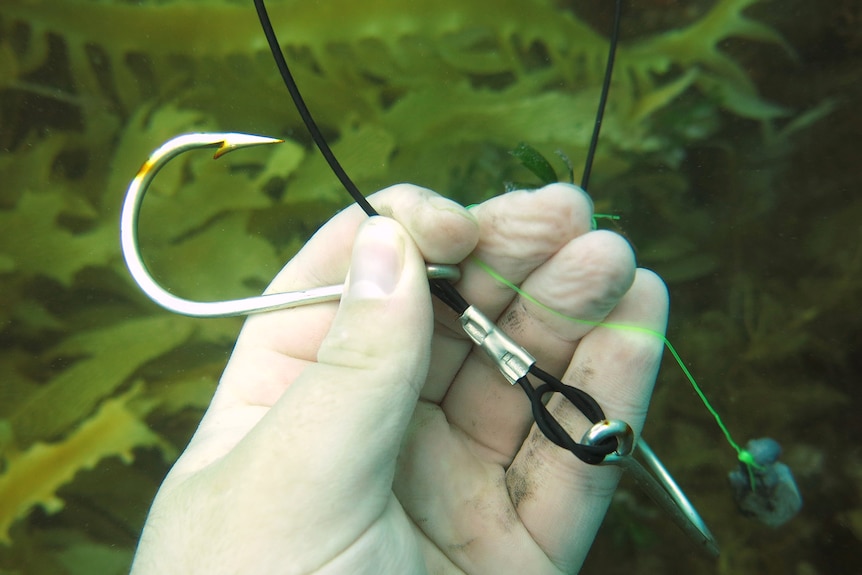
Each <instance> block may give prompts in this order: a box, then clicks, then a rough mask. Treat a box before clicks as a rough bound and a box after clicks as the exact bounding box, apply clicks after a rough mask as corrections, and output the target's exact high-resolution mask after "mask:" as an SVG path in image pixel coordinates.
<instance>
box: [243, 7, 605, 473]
mask: <svg viewBox="0 0 862 575" xmlns="http://www.w3.org/2000/svg"><path fill="white" fill-rule="evenodd" d="M254 5H255V9H256V10H257V15H258V18H259V19H260V23H261V26H262V28H263V32H264V35H265V36H266V40H267V43H268V44H269V48H270V51H271V52H272V56H273V58H274V59H275V63H276V66H277V67H278V70H279V73H280V74H281V77H282V80H283V81H284V84H285V86H286V87H287V90H288V92H289V93H290V96H291V98H292V99H293V102H294V104H295V105H296V109H297V111H298V112H299V115H300V117H301V118H302V121H303V122H304V123H305V126H306V127H307V128H308V131H309V133H310V134H311V137H312V138H313V139H314V143H315V144H316V145H317V147H318V148H319V149H320V152H321V153H322V154H323V157H324V158H325V159H326V162H327V163H328V164H329V167H330V168H331V169H332V171H333V173H334V174H335V175H336V177H338V179H339V181H340V182H341V184H342V185H343V186H344V188H345V189H346V190H347V192H348V193H349V194H350V196H351V197H352V198H353V199H354V201H356V203H357V204H359V206H360V207H361V208H362V209H363V211H364V212H365V213H366V214H368V215H369V216H376V215H378V213H377V211H376V210H375V209H374V208H373V207H372V206H371V204H369V203H368V200H367V199H366V198H365V196H363V195H362V193H361V192H360V191H359V188H357V187H356V184H354V183H353V181H352V180H351V179H350V177H349V176H348V175H347V172H345V170H344V168H343V167H342V166H341V164H340V163H339V162H338V159H337V158H336V157H335V154H334V153H333V152H332V149H331V148H330V147H329V144H328V143H327V142H326V138H324V137H323V134H322V133H321V132H320V129H319V128H318V127H317V124H316V122H315V121H314V118H313V117H312V115H311V112H310V111H309V110H308V106H306V104H305V101H304V100H303V98H302V95H301V93H300V91H299V87H298V86H297V84H296V81H295V80H294V78H293V74H291V72H290V68H289V67H288V65H287V61H286V60H285V58H284V55H283V54H282V51H281V46H280V44H279V41H278V38H277V36H276V34H275V30H274V29H273V27H272V22H271V21H270V18H269V14H268V13H267V10H266V6H265V5H264V1H263V0H254ZM615 10H616V11H615V16H614V30H613V33H612V35H611V39H610V43H611V47H610V49H609V53H608V64H607V66H606V68H605V78H604V82H603V87H602V92H601V97H600V102H599V109H598V112H597V116H596V123H595V125H594V128H593V137H592V141H591V143H590V148H589V152H588V154H587V160H586V167H585V169H584V177H583V178H582V181H581V187H582V188H584V189H586V186H587V183H588V179H589V175H590V166H591V164H592V161H593V157H594V155H595V149H596V146H597V145H598V138H599V132H600V130H601V120H602V116H603V114H604V109H605V102H606V100H607V97H608V91H609V88H610V82H611V73H612V71H613V60H614V57H615V53H616V44H617V41H618V38H619V22H620V14H621V11H622V0H617V2H616V8H615ZM428 283H429V284H430V288H431V293H432V294H434V295H435V296H436V297H437V298H439V299H440V300H441V301H442V302H443V303H445V304H446V305H447V306H449V307H450V308H451V309H452V310H454V311H455V313H457V314H458V315H459V316H460V315H462V314H463V313H464V311H465V310H467V308H469V307H470V304H469V303H467V301H466V300H465V299H464V298H463V296H461V294H460V293H458V290H456V289H455V287H454V286H453V285H452V284H451V283H450V282H449V281H447V280H440V279H434V280H429V282H428ZM529 373H530V374H532V375H533V376H534V377H536V378H537V379H539V380H541V381H542V382H544V383H543V384H542V385H540V386H539V387H536V388H534V387H533V386H532V385H531V384H530V382H529V379H528V378H527V376H526V375H525V376H523V377H521V378H520V379H519V380H518V381H517V383H518V384H519V385H520V386H521V387H522V388H523V389H524V392H525V393H526V394H527V397H528V398H529V400H530V403H531V404H532V409H533V416H534V418H535V420H536V425H537V426H538V428H539V429H540V430H541V431H542V433H544V434H545V436H547V437H548V439H550V440H551V441H552V442H554V443H555V444H556V445H558V446H560V447H562V448H564V449H567V450H569V451H571V452H572V453H573V454H574V455H575V456H577V457H578V458H579V459H581V460H583V461H585V462H587V463H600V462H601V461H602V460H603V459H604V457H605V456H606V455H608V454H610V453H612V452H613V451H614V450H615V449H616V442H615V441H613V440H609V441H605V442H603V443H601V444H598V445H583V444H580V443H577V442H576V441H574V440H573V439H572V438H571V437H570V436H569V434H568V433H566V431H565V430H564V429H563V428H562V426H561V425H560V424H559V422H557V421H556V420H555V419H554V417H553V416H552V415H551V414H550V412H549V411H548V410H547V408H546V407H545V404H544V402H543V401H542V398H543V396H544V395H546V394H548V393H554V392H556V393H560V394H562V395H563V396H564V397H566V398H567V399H568V400H569V401H570V402H571V403H572V404H573V405H574V406H575V407H576V408H578V409H579V410H580V411H581V412H582V413H583V414H584V415H585V416H586V417H587V418H588V419H589V420H590V421H591V422H592V423H594V424H595V423H598V422H600V421H602V420H603V419H605V415H604V412H603V411H602V408H601V407H600V406H599V404H598V403H597V402H596V401H595V399H593V397H592V396H590V395H589V394H588V393H587V392H585V391H583V390H581V389H578V388H576V387H573V386H569V385H566V384H564V383H562V382H561V381H560V380H558V379H557V378H555V377H553V376H552V375H550V374H549V373H547V372H545V371H543V370H542V369H540V368H539V367H538V366H536V365H535V364H533V365H532V366H531V367H530V369H529Z"/></svg>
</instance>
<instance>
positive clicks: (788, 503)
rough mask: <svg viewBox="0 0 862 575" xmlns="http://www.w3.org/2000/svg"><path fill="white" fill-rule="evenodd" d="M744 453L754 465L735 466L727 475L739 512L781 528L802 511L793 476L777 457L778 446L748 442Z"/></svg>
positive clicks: (770, 441) (766, 440) (767, 440)
mask: <svg viewBox="0 0 862 575" xmlns="http://www.w3.org/2000/svg"><path fill="white" fill-rule="evenodd" d="M745 449H746V450H747V451H748V453H750V454H751V456H752V457H753V458H754V465H746V464H744V463H742V462H740V463H739V469H736V470H734V471H731V472H730V473H729V474H728V479H729V480H730V485H731V487H732V488H733V498H734V499H735V500H736V504H737V505H738V506H739V510H740V511H742V513H743V514H744V515H746V516H749V517H756V518H757V519H758V520H760V521H761V522H762V523H765V524H766V525H769V526H770V527H781V526H782V525H784V524H785V523H787V522H788V521H790V520H791V519H792V518H793V517H794V516H795V515H796V514H797V513H799V510H800V509H802V495H800V493H799V488H798V487H797V486H796V480H795V479H793V473H792V472H791V471H790V468H789V467H787V465H785V464H784V463H781V462H779V461H778V458H779V457H781V446H780V445H779V444H778V442H777V441H775V440H774V439H772V438H769V437H763V438H760V439H752V440H750V441H749V442H748V444H747V445H746V446H745Z"/></svg>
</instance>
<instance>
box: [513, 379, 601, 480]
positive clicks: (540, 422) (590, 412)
mask: <svg viewBox="0 0 862 575" xmlns="http://www.w3.org/2000/svg"><path fill="white" fill-rule="evenodd" d="M530 373H532V374H533V375H534V376H536V377H537V378H539V379H540V380H542V381H543V382H544V383H542V384H541V385H539V386H538V387H535V388H534V387H533V386H532V384H531V383H530V380H529V378H528V377H527V376H524V377H522V378H521V379H519V380H518V385H520V386H521V388H522V389H523V390H524V392H525V393H526V394H527V398H528V399H529V400H530V404H531V406H532V410H533V418H534V419H535V420H536V426H537V427H538V428H539V430H540V431H541V432H542V433H543V434H545V437H547V438H548V439H550V440H551V441H552V442H553V443H554V444H556V445H557V446H559V447H561V448H563V449H565V450H567V451H570V452H571V453H572V454H573V455H574V456H575V457H577V458H578V459H580V460H581V461H583V462H584V463H589V464H591V465H597V464H599V463H601V462H602V461H604V459H605V457H606V456H607V455H609V454H611V453H613V452H614V451H615V450H616V449H617V442H616V440H614V439H609V440H607V441H603V442H601V443H598V444H596V445H585V444H583V443H578V442H576V441H575V440H574V439H572V436H571V435H569V434H568V432H567V431H566V430H565V429H563V427H562V426H561V425H560V423H559V422H558V421H557V420H556V419H554V416H553V415H551V412H550V411H548V408H547V407H546V406H545V402H544V401H542V399H543V398H544V396H545V395H547V394H549V393H560V394H562V395H563V397H565V398H566V399H567V400H568V401H569V402H570V403H571V404H572V405H574V406H575V407H576V408H578V410H579V411H580V412H581V413H583V414H584V416H585V417H586V418H587V419H589V420H590V422H592V423H598V422H600V421H602V420H604V419H605V414H604V412H603V411H602V408H601V407H599V404H598V403H596V400H595V399H593V397H592V396H591V395H590V394H588V393H587V392H585V391H584V390H582V389H578V388H577V387H573V386H571V385H566V384H564V383H563V382H561V381H560V380H559V379H557V378H555V377H554V376H552V375H551V374H549V373H547V372H545V371H544V370H542V369H540V368H538V367H536V366H535V365H533V366H532V367H531V368H530Z"/></svg>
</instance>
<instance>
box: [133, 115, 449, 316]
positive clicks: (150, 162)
mask: <svg viewBox="0 0 862 575" xmlns="http://www.w3.org/2000/svg"><path fill="white" fill-rule="evenodd" d="M282 141H283V140H279V139H276V138H269V137H266V136H255V135H251V134H240V133H235V132H222V133H206V132H200V133H193V134H184V135H182V136H177V137H176V138H173V139H171V140H169V141H168V142H165V143H164V144H162V146H160V147H159V148H158V149H157V150H156V151H154V152H153V153H152V154H151V155H150V157H149V158H147V161H146V162H144V165H143V166H141V169H140V170H138V173H137V175H136V176H135V178H134V179H133V180H132V183H131V184H130V185H129V189H128V191H127V192H126V199H125V201H124V202H123V210H122V214H121V215H120V243H121V245H122V250H123V258H124V259H125V260H126V266H127V267H128V268H129V273H131V274H132V278H134V280H135V282H136V283H137V284H138V286H139V287H140V288H141V290H143V292H144V293H145V294H147V296H148V297H149V298H150V299H151V300H153V301H154V302H155V303H157V304H159V305H160V306H162V307H163V308H165V309H167V310H169V311H172V312H174V313H178V314H180V315H187V316H192V317H201V318H205V317H231V316H237V315H248V314H251V313H260V312H266V311H273V310H277V309H285V308H290V307H296V306H300V305H306V304H312V303H320V302H325V301H334V300H338V299H340V298H341V295H342V293H343V292H344V285H343V284H340V285H332V286H323V287H316V288H310V289H307V290H299V291H294V292H283V293H273V294H264V295H259V296H254V297H247V298H241V299H235V300H226V301H213V302H200V301H193V300H188V299H184V298H181V297H178V296H176V295H174V294H172V293H170V292H169V291H167V290H166V289H165V288H163V287H162V286H161V285H159V283H158V282H156V281H155V280H154V279H153V277H152V275H151V274H150V272H149V270H148V269H147V266H146V264H145V263H144V260H143V258H142V257H141V251H140V245H139V243H138V216H139V214H140V211H141V204H142V203H143V200H144V194H146V192H147V188H148V187H149V185H150V183H151V182H152V180H153V178H155V176H156V174H157V173H158V172H159V170H160V169H161V168H162V167H163V166H164V165H165V164H167V163H168V162H169V161H170V160H171V159H172V158H175V157H176V156H178V155H180V154H182V153H183V152H187V151H189V150H196V149H198V148H217V150H216V152H215V155H214V156H213V158H214V159H218V158H220V157H221V156H223V155H225V154H227V153H228V152H232V151H233V150H238V149H239V148H245V147H249V146H259V145H263V144H278V143H281V142H282ZM427 268H428V278H429V279H446V280H450V281H455V280H457V279H458V278H459V277H460V275H461V272H460V270H459V269H458V267H457V266H452V265H434V264H431V265H428V266H427Z"/></svg>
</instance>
